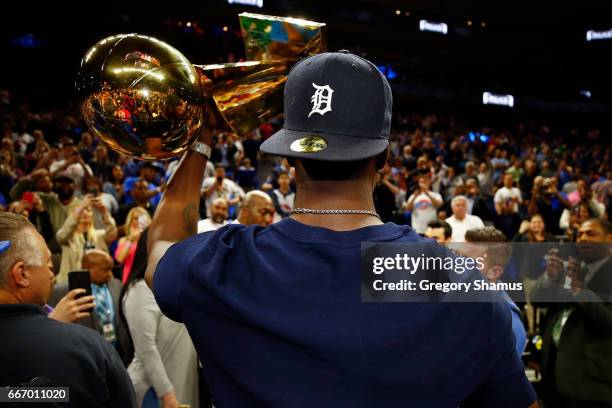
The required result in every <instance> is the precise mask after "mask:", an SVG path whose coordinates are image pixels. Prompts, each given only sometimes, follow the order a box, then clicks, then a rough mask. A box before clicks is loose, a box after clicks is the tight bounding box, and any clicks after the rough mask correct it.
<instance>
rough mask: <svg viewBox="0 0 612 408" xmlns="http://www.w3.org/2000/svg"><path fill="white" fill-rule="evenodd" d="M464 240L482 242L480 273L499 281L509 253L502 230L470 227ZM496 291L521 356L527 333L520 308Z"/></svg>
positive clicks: (493, 280)
mask: <svg viewBox="0 0 612 408" xmlns="http://www.w3.org/2000/svg"><path fill="white" fill-rule="evenodd" d="M465 242H469V243H474V244H477V243H481V244H483V245H482V247H481V249H480V251H481V252H480V254H481V256H482V253H484V254H485V255H486V256H483V258H484V259H485V261H484V262H485V270H483V271H481V273H482V275H483V277H484V278H485V279H486V280H487V281H488V282H491V283H495V282H501V281H502V276H503V274H504V271H505V268H506V267H507V265H508V259H509V257H510V253H511V248H510V244H509V243H508V238H507V237H506V236H505V235H504V234H503V232H501V231H500V230H498V229H496V228H494V227H483V228H476V229H470V230H468V231H467V232H466V234H465ZM465 248H467V246H466V247H465ZM498 293H499V294H500V295H501V296H502V298H503V300H504V301H505V302H506V303H507V304H508V306H509V307H510V313H511V316H512V332H513V333H514V338H515V347H516V353H517V354H518V356H519V358H521V356H522V355H523V351H524V350H525V345H526V344H527V333H526V331H525V326H524V324H523V320H522V315H521V310H520V309H519V307H518V306H517V305H516V303H514V301H513V300H512V299H511V298H510V296H508V294H507V293H506V292H505V291H503V290H502V291H498Z"/></svg>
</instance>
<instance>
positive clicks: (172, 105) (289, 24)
mask: <svg viewBox="0 0 612 408" xmlns="http://www.w3.org/2000/svg"><path fill="white" fill-rule="evenodd" d="M240 25H241V29H242V33H243V39H244V43H245V48H246V56H247V58H248V59H249V61H246V62H238V63H227V64H210V65H199V66H194V65H192V64H191V63H190V62H189V61H188V60H187V58H186V57H185V56H184V55H183V54H182V53H181V52H180V51H178V50H177V49H175V48H173V47H172V46H170V45H168V44H166V43H165V42H163V41H160V40H158V39H156V38H153V37H149V36H145V35H140V34H120V35H114V36H111V37H107V38H105V39H103V40H101V41H99V42H98V43H97V44H96V45H94V46H93V47H92V48H90V49H89V51H87V53H86V54H85V56H84V57H83V59H82V61H81V69H80V72H79V75H78V77H77V81H76V89H77V94H78V96H79V100H80V108H81V111H82V113H83V116H84V118H85V120H86V122H87V125H88V127H89V128H90V129H91V131H92V132H93V133H95V134H96V135H98V136H99V137H100V139H102V140H103V141H104V142H105V143H106V144H107V145H108V146H109V147H110V148H111V149H113V150H115V151H117V152H119V153H122V154H125V155H128V156H131V157H134V158H137V159H149V160H155V159H166V158H170V157H174V156H177V155H179V154H181V153H183V152H184V151H185V150H187V149H188V148H189V146H191V144H192V143H193V142H194V141H195V140H196V139H197V137H198V133H199V129H200V128H201V126H203V125H206V124H205V123H203V122H204V120H203V118H204V117H205V113H206V109H211V110H212V113H213V114H214V117H215V118H216V121H217V126H223V127H226V128H228V129H229V130H231V131H232V132H234V133H236V134H238V135H243V134H245V133H247V132H249V131H251V130H253V129H255V128H257V127H258V126H259V125H260V124H262V123H264V122H265V121H267V120H269V119H271V118H273V117H274V116H276V115H278V114H280V113H281V112H282V96H283V87H284V83H285V81H286V78H287V73H288V71H289V69H290V67H291V66H292V65H293V64H294V63H295V62H297V61H298V60H299V59H301V58H304V57H307V56H309V55H312V54H316V53H319V52H322V51H325V41H324V35H323V34H324V33H323V29H324V27H325V24H321V23H315V22H310V21H305V20H299V19H293V18H281V17H273V16H264V15H259V14H250V13H243V14H241V15H240ZM208 80H211V81H212V85H210V86H204V84H205V82H207V83H209V84H210V82H208ZM207 116H208V117H211V115H210V114H209V115H207Z"/></svg>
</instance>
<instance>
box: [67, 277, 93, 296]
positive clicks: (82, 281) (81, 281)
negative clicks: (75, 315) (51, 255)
mask: <svg viewBox="0 0 612 408" xmlns="http://www.w3.org/2000/svg"><path fill="white" fill-rule="evenodd" d="M74 289H85V293H84V294H82V295H79V296H77V298H79V297H81V296H91V276H90V275H89V271H73V272H69V273H68V291H71V290H74Z"/></svg>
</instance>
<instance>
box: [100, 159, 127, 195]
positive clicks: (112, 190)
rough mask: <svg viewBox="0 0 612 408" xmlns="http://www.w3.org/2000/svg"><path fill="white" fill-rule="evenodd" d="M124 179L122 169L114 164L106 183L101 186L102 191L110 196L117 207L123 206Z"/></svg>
mask: <svg viewBox="0 0 612 408" xmlns="http://www.w3.org/2000/svg"><path fill="white" fill-rule="evenodd" d="M124 179H125V174H124V172H123V168H122V167H121V166H120V165H118V164H115V165H114V166H113V167H112V168H111V171H110V175H109V177H108V179H107V181H105V182H104V184H103V185H102V190H103V191H104V192H105V193H108V194H110V195H112V196H113V197H114V198H115V200H116V201H117V203H118V204H119V205H122V204H125V191H124V190H123V181H124Z"/></svg>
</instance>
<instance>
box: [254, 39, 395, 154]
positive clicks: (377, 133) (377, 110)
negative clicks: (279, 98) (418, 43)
mask: <svg viewBox="0 0 612 408" xmlns="http://www.w3.org/2000/svg"><path fill="white" fill-rule="evenodd" d="M284 97H285V124H284V126H283V129H281V130H280V131H278V132H276V133H275V134H273V135H272V136H271V137H270V138H269V139H267V140H266V141H265V142H264V143H263V144H262V145H261V151H262V152H264V153H268V154H273V155H279V156H287V157H298V158H303V159H314V160H327V161H352V160H361V159H365V158H368V157H372V156H376V155H377V154H379V153H381V152H383V151H384V150H385V149H386V148H387V146H388V145H389V131H390V129H391V109H392V105H393V96H392V94H391V87H390V86H389V83H388V82H387V79H386V78H385V77H384V75H383V74H382V73H381V72H380V71H379V70H378V68H376V66H375V65H374V64H372V63H371V62H370V61H368V60H366V59H363V58H361V57H358V56H357V55H354V54H351V53H350V52H348V51H345V50H341V51H339V52H330V53H323V54H317V55H313V56H311V57H308V58H306V59H303V60H302V61H300V62H298V63H297V64H296V65H295V66H294V67H293V69H292V70H291V72H289V76H288V78H287V83H286V84H285V94H284Z"/></svg>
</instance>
